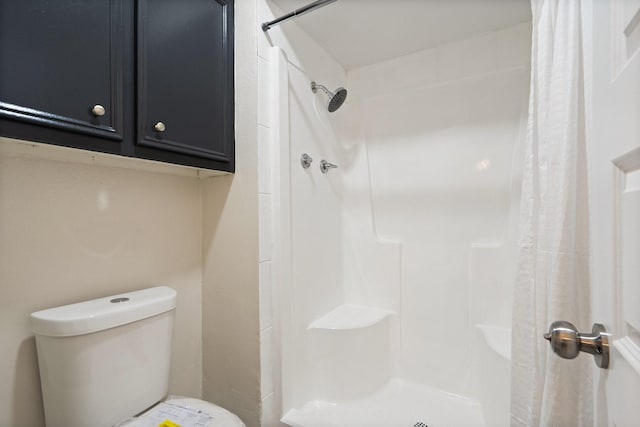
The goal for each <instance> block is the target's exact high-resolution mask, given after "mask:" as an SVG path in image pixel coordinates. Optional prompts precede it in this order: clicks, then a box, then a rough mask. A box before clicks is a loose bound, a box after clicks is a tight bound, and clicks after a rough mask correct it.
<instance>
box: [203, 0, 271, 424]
mask: <svg viewBox="0 0 640 427" xmlns="http://www.w3.org/2000/svg"><path fill="white" fill-rule="evenodd" d="M255 8H256V5H255V1H242V0H240V1H236V3H235V13H236V17H235V18H236V22H235V25H236V27H235V28H236V31H235V36H236V39H235V43H236V58H235V60H236V64H235V66H236V81H235V84H236V88H235V90H236V173H235V175H234V176H226V177H222V178H209V179H206V180H205V181H204V189H203V212H204V217H203V220H204V227H203V228H204V230H203V231H204V233H203V242H202V244H203V257H204V263H203V267H204V273H203V274H204V278H203V306H204V311H203V368H204V371H203V375H204V376H203V396H204V398H205V399H206V400H209V401H212V402H215V403H218V404H220V405H222V406H224V407H226V408H228V409H229V410H231V411H232V412H235V413H236V414H238V416H239V417H240V418H242V420H243V421H244V422H245V423H246V425H247V427H257V426H258V425H259V411H260V371H259V369H260V367H259V364H260V353H259V352H260V343H259V337H260V335H259V320H258V175H257V167H258V161H257V155H258V146H257V127H256V123H257V117H256V111H257V107H256V105H257V95H256V93H257V71H256V67H257V63H256V60H257V57H256V40H255V31H256V30H255V29H256V28H257V27H256V18H255Z"/></svg>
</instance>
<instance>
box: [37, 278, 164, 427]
mask: <svg viewBox="0 0 640 427" xmlns="http://www.w3.org/2000/svg"><path fill="white" fill-rule="evenodd" d="M175 306H176V291H175V290H173V289H171V288H169V287H166V286H159V287H155V288H150V289H144V290H141V291H136V292H129V293H125V294H119V295H114V296H110V297H106V298H99V299H95V300H91V301H85V302H81V303H77V304H71V305H65V306H62V307H56V308H52V309H48V310H42V311H38V312H36V313H33V314H31V329H32V331H33V332H34V334H35V337H36V348H37V351H38V365H39V367H40V381H41V384H42V397H43V401H44V410H45V419H46V425H47V427H63V426H64V427H88V426H91V427H103V426H104V427H110V426H113V425H114V424H116V423H118V422H119V421H122V420H123V419H126V418H128V417H131V416H133V415H136V414H138V413H140V412H142V411H144V410H145V409H147V408H149V407H150V406H152V405H154V404H155V403H156V402H158V401H159V400H161V399H162V398H164V397H165V396H166V394H167V392H168V389H169V367H170V361H171V340H172V333H173V313H174V309H175Z"/></svg>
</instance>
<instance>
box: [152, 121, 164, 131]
mask: <svg viewBox="0 0 640 427" xmlns="http://www.w3.org/2000/svg"><path fill="white" fill-rule="evenodd" d="M153 128H154V129H155V130H156V132H164V131H165V130H166V129H167V127H166V126H165V125H164V123H162V122H158V123H156V124H155V125H154V126H153Z"/></svg>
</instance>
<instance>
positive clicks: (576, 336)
mask: <svg viewBox="0 0 640 427" xmlns="http://www.w3.org/2000/svg"><path fill="white" fill-rule="evenodd" d="M609 336H610V335H609V334H608V333H607V330H606V329H605V328H604V326H603V325H601V324H600V323H594V324H593V328H592V330H591V335H589V334H585V333H580V332H578V329H577V328H576V327H575V326H574V325H573V324H572V323H569V322H566V321H564V320H556V321H555V322H553V323H552V324H551V326H549V332H548V333H546V334H544V338H545V339H546V340H548V341H549V344H551V349H552V350H553V352H554V353H556V354H557V355H558V356H560V357H562V358H563V359H575V358H576V357H578V354H580V352H581V351H584V352H585V353H589V354H593V357H594V359H595V362H596V365H598V367H599V368H602V369H607V368H608V367H609Z"/></svg>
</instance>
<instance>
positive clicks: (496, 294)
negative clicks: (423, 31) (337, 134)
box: [349, 23, 530, 394]
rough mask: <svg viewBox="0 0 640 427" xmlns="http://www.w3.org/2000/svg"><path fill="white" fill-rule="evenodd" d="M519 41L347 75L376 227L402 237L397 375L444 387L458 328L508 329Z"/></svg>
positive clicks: (523, 91) (524, 43) (524, 88)
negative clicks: (495, 326) (358, 108)
mask: <svg viewBox="0 0 640 427" xmlns="http://www.w3.org/2000/svg"><path fill="white" fill-rule="evenodd" d="M529 45H530V24H528V23H527V24H521V25H518V26H515V27H511V28H507V29H505V30H501V31H497V32H491V33H486V34H482V35H478V36H475V37H471V38H469V39H466V40H462V41H459V42H455V43H450V44H446V45H442V46H439V47H438V48H435V49H429V50H425V51H421V52H417V53H414V54H411V55H408V56H404V57H401V58H396V59H393V60H390V61H386V62H384V63H380V64H375V65H372V66H368V67H364V68H360V69H355V70H351V71H350V72H349V87H350V88H351V90H352V92H351V95H352V98H351V102H355V103H360V104H361V108H362V109H363V113H362V115H363V118H362V120H363V122H364V123H365V124H364V128H365V134H366V135H365V139H366V144H367V152H368V165H369V168H370V174H371V186H372V190H371V191H372V203H373V209H374V218H375V224H376V230H377V233H378V234H379V236H381V237H386V238H389V239H398V240H400V241H402V242H403V251H402V257H403V258H402V263H403V268H402V287H401V290H400V295H401V301H400V312H401V323H402V326H401V337H400V342H401V347H402V351H401V363H400V372H399V373H400V375H402V376H403V377H406V378H409V379H412V380H415V381H418V382H422V383H426V384H431V385H433V386H435V387H438V388H441V389H443V390H447V391H450V392H454V393H461V394H465V393H468V392H469V384H468V378H469V375H470V372H469V366H470V360H469V357H470V354H471V353H472V348H471V345H470V344H469V343H471V342H472V341H471V338H472V335H471V333H472V329H471V328H470V326H471V325H473V324H475V323H493V324H499V325H503V326H509V324H510V308H511V303H510V301H511V287H510V282H509V277H510V275H509V273H510V269H509V267H507V266H511V265H514V264H515V260H514V259H512V258H511V257H510V256H509V255H510V254H511V251H509V249H506V250H504V249H502V248H504V245H505V244H507V245H509V244H512V243H513V241H512V240H511V241H507V240H508V239H510V238H512V237H513V235H514V232H515V227H516V224H517V222H516V221H515V220H514V219H515V218H517V212H516V209H517V200H518V197H519V193H518V191H516V189H517V188H518V186H517V179H518V173H517V169H515V170H514V155H515V154H516V150H515V148H516V147H517V145H518V144H519V143H520V142H521V141H522V135H523V133H522V130H523V129H524V127H523V126H524V124H525V121H526V108H527V95H528V68H529V65H528V64H529V52H530V49H529ZM514 172H515V173H514ZM510 215H511V216H510ZM479 260H481V261H479ZM488 261H490V262H488ZM491 265H493V266H498V268H495V269H492V268H490V266H491ZM434 343H437V351H434Z"/></svg>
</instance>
